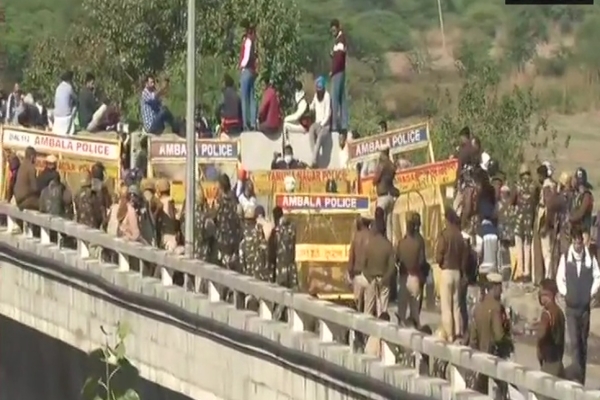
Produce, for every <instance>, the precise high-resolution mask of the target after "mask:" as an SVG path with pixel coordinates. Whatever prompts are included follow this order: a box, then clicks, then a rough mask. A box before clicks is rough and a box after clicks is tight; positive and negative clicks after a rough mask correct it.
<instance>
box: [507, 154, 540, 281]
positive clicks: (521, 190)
mask: <svg viewBox="0 0 600 400" xmlns="http://www.w3.org/2000/svg"><path fill="white" fill-rule="evenodd" d="M513 196H514V197H513V200H512V203H513V204H514V205H515V206H516V207H515V247H516V251H517V270H518V271H519V273H520V275H521V276H520V280H521V281H524V282H528V281H530V280H531V261H532V254H531V243H532V239H533V222H534V216H535V208H536V186H535V184H534V182H533V180H532V179H531V170H530V169H529V166H528V165H527V164H522V165H521V167H520V168H519V182H518V183H517V185H516V188H515V193H514V195H513Z"/></svg>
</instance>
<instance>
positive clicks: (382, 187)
mask: <svg viewBox="0 0 600 400" xmlns="http://www.w3.org/2000/svg"><path fill="white" fill-rule="evenodd" d="M395 174H396V167H395V166H394V163H393V162H392V160H391V159H390V147H389V146H385V147H384V148H383V149H382V151H381V154H380V156H379V163H378V164H377V168H376V169H375V176H374V177H373V184H374V185H375V188H376V192H377V207H378V208H381V209H382V210H383V213H384V221H385V231H386V236H387V238H388V240H389V241H390V242H392V240H393V237H394V235H393V233H394V232H393V223H392V222H393V215H392V214H393V211H394V204H395V203H396V199H397V198H398V196H400V191H399V190H398V189H397V188H396V187H395V186H394V178H395Z"/></svg>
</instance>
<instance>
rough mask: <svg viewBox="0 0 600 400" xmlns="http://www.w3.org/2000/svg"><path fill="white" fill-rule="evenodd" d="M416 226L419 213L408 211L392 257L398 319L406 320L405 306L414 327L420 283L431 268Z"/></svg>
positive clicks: (421, 287)
mask: <svg viewBox="0 0 600 400" xmlns="http://www.w3.org/2000/svg"><path fill="white" fill-rule="evenodd" d="M420 228H421V217H420V215H419V214H418V213H414V212H409V213H408V214H407V215H406V235H404V238H403V239H402V240H400V241H399V242H398V245H397V247H396V259H397V261H398V264H399V270H400V273H399V278H400V279H399V285H398V286H399V289H398V322H404V321H405V320H406V309H407V308H408V311H409V315H410V316H409V320H410V321H412V323H413V324H414V326H415V327H417V328H418V327H419V326H421V323H420V314H421V305H422V303H423V286H424V285H425V281H426V279H427V276H428V275H429V272H430V269H431V268H430V266H429V263H428V262H427V258H426V256H425V241H424V240H423V237H422V236H421V234H420V232H419V230H420Z"/></svg>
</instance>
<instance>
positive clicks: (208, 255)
mask: <svg viewBox="0 0 600 400" xmlns="http://www.w3.org/2000/svg"><path fill="white" fill-rule="evenodd" d="M181 226H182V227H183V226H184V223H183V222H182V223H181ZM194 231H195V232H194V233H195V234H194V258H197V259H199V260H204V261H208V262H214V261H216V254H215V246H214V240H215V234H216V226H215V222H214V221H213V219H212V218H211V217H210V215H209V212H208V209H207V205H206V200H204V199H199V201H197V202H196V208H195V210H194Z"/></svg>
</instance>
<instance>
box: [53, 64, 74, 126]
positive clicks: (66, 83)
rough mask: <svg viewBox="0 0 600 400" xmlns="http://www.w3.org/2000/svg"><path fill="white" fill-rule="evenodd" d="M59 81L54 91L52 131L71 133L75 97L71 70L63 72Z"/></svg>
mask: <svg viewBox="0 0 600 400" xmlns="http://www.w3.org/2000/svg"><path fill="white" fill-rule="evenodd" d="M60 80H61V82H60V83H59V85H58V86H57V87H56V91H55V92H54V125H53V127H52V132H54V133H56V134H57V135H72V134H73V133H75V124H74V120H73V118H74V116H75V108H76V104H77V98H76V96H75V90H73V71H67V72H65V73H64V74H63V75H62V76H61V78H60Z"/></svg>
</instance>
